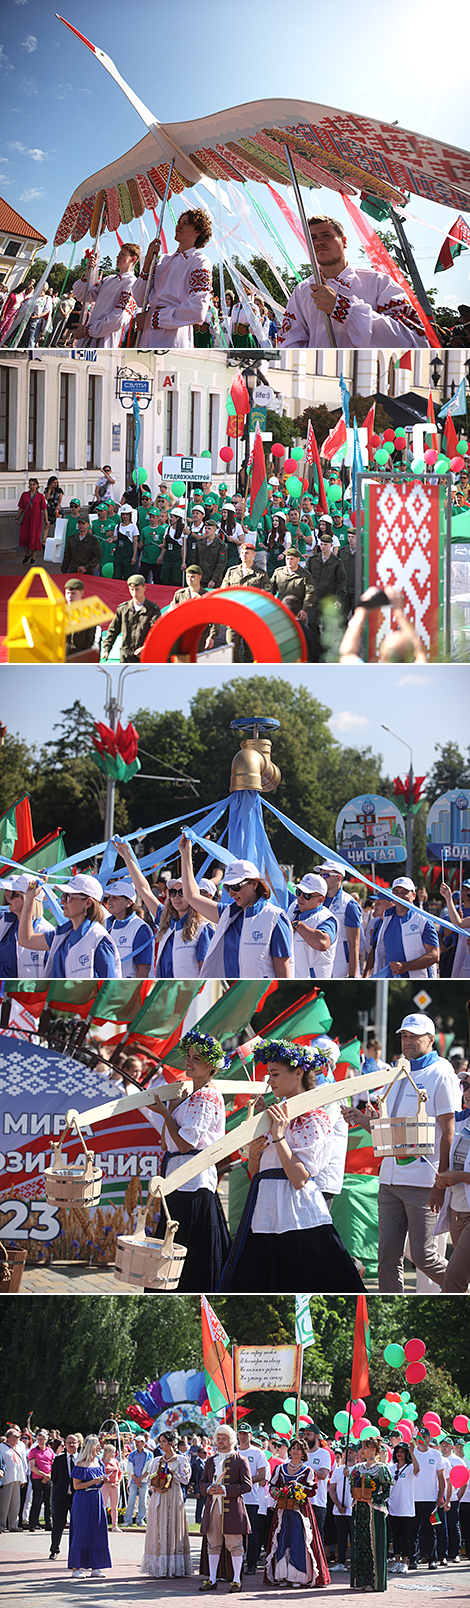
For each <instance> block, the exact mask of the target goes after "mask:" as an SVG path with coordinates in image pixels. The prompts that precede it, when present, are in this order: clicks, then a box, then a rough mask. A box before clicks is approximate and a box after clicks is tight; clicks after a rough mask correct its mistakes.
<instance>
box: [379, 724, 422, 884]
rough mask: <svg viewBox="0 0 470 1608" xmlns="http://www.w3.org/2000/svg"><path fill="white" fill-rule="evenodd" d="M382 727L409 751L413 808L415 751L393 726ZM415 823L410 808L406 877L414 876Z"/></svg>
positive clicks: (407, 831)
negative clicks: (393, 729)
mask: <svg viewBox="0 0 470 1608" xmlns="http://www.w3.org/2000/svg"><path fill="white" fill-rule="evenodd" d="M381 725H382V731H388V732H389V734H390V737H394V738H395V741H396V742H397V743H402V745H403V748H407V749H408V753H409V756H410V765H409V770H408V784H409V794H410V806H411V804H412V800H413V781H414V771H413V749H412V748H411V745H410V743H407V742H405V739H404V737H399V736H398V732H396V731H392V728H391V726H384V723H383V721H382V722H381ZM413 823H414V815H413V810H412V809H411V807H410V808H409V810H408V815H407V816H406V821H405V826H406V875H407V877H411V876H412V875H413Z"/></svg>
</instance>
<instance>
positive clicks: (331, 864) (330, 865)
mask: <svg viewBox="0 0 470 1608" xmlns="http://www.w3.org/2000/svg"><path fill="white" fill-rule="evenodd" d="M318 870H319V872H320V874H321V872H322V871H338V872H339V875H340V877H345V876H346V867H345V866H344V865H338V864H337V862H336V860H324V861H323V865H319V866H318Z"/></svg>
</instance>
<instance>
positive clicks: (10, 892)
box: [0, 876, 54, 977]
mask: <svg viewBox="0 0 470 1608" xmlns="http://www.w3.org/2000/svg"><path fill="white" fill-rule="evenodd" d="M1 885H2V888H3V889H4V893H5V899H6V904H7V907H8V913H7V911H6V910H2V911H0V977H42V975H43V971H44V955H43V954H42V953H41V947H38V948H36V949H29V948H22V946H21V944H20V943H19V941H18V931H19V920H20V916H21V913H22V910H23V905H24V901H25V895H26V893H27V891H28V888H29V886H30V882H29V877H27V876H21V877H14V878H13V879H11V880H8V881H7V882H2V884H1ZM43 899H44V893H43V890H42V888H40V887H38V888H37V889H36V897H35V899H34V901H33V904H32V907H31V926H32V931H33V933H36V932H42V933H44V932H49V933H50V934H51V936H52V937H53V936H54V928H53V927H51V924H50V922H49V921H45V920H44V917H43V910H42V905H43Z"/></svg>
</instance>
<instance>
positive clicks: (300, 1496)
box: [276, 1480, 309, 1511]
mask: <svg viewBox="0 0 470 1608" xmlns="http://www.w3.org/2000/svg"><path fill="white" fill-rule="evenodd" d="M276 1494H277V1505H278V1507H280V1508H290V1509H291V1510H293V1511H296V1510H297V1509H298V1508H301V1507H303V1505H304V1503H305V1502H308V1497H309V1493H308V1491H307V1490H306V1489H305V1486H304V1485H302V1484H301V1481H300V1480H299V1481H298V1482H297V1483H296V1484H295V1485H281V1486H280V1488H279V1490H278V1491H277V1493H276Z"/></svg>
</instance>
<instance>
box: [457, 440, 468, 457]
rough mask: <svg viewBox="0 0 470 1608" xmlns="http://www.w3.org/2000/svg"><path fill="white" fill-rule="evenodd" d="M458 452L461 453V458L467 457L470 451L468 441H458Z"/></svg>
mask: <svg viewBox="0 0 470 1608" xmlns="http://www.w3.org/2000/svg"><path fill="white" fill-rule="evenodd" d="M457 452H458V454H459V458H465V455H466V453H467V452H468V441H458V442H457Z"/></svg>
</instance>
